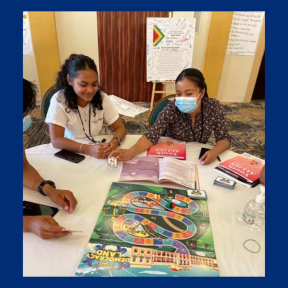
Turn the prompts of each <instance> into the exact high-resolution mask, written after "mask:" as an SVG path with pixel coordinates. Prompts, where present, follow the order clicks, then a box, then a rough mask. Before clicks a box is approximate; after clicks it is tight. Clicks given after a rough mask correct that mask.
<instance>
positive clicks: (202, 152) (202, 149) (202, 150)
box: [198, 147, 211, 159]
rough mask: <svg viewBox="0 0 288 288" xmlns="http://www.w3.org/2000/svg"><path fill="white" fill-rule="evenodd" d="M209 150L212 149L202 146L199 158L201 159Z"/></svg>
mask: <svg viewBox="0 0 288 288" xmlns="http://www.w3.org/2000/svg"><path fill="white" fill-rule="evenodd" d="M209 150H211V149H208V148H204V147H202V148H201V151H200V154H199V158H198V159H200V158H201V157H202V156H203V155H204V154H205V153H206V152H207V151H209Z"/></svg>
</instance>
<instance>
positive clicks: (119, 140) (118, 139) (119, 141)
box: [111, 137, 121, 147]
mask: <svg viewBox="0 0 288 288" xmlns="http://www.w3.org/2000/svg"><path fill="white" fill-rule="evenodd" d="M113 139H116V140H117V142H118V147H119V146H120V145H121V138H119V137H113V138H112V139H111V141H112V140H113Z"/></svg>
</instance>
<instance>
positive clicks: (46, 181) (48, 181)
mask: <svg viewBox="0 0 288 288" xmlns="http://www.w3.org/2000/svg"><path fill="white" fill-rule="evenodd" d="M46 184H49V185H50V186H52V187H53V188H55V189H56V185H55V183H54V182H53V181H51V180H44V181H43V182H41V183H40V184H39V186H38V188H37V190H38V192H39V193H40V194H42V195H43V196H47V195H46V194H45V193H44V192H43V187H44V185H46Z"/></svg>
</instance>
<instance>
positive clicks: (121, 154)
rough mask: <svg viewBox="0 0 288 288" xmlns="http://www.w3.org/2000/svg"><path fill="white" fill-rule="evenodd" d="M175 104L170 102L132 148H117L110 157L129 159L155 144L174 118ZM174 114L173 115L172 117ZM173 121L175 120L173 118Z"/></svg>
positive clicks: (120, 159) (121, 159)
mask: <svg viewBox="0 0 288 288" xmlns="http://www.w3.org/2000/svg"><path fill="white" fill-rule="evenodd" d="M173 109H175V106H174V104H173V103H170V104H168V105H167V106H166V107H165V108H164V109H163V110H162V111H161V112H160V113H159V115H158V117H157V119H156V121H155V123H154V124H153V126H152V127H151V128H150V129H149V130H148V131H147V132H146V133H144V135H143V136H142V137H141V138H140V139H139V140H138V141H137V143H136V144H135V145H133V146H132V147H131V148H130V149H117V150H114V151H112V152H111V153H110V154H109V157H117V159H118V160H119V161H127V160H129V159H131V158H132V157H134V156H136V155H138V154H140V153H142V152H144V151H146V150H147V149H149V148H150V147H151V146H152V145H155V144H156V143H157V142H158V141H159V139H160V137H161V136H162V135H163V133H164V131H165V130H167V128H168V125H169V121H171V120H170V119H171V118H173V115H174V112H173ZM171 115H172V117H171ZM172 121H173V120H172Z"/></svg>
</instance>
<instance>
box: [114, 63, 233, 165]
mask: <svg viewBox="0 0 288 288" xmlns="http://www.w3.org/2000/svg"><path fill="white" fill-rule="evenodd" d="M176 95H177V97H176V100H175V101H171V103H169V104H168V105H167V106H166V107H165V108H164V109H163V110H162V111H161V112H160V113H159V115H158V118H157V120H156V121H155V123H154V125H153V126H152V127H151V128H150V129H149V130H148V131H147V132H146V133H145V134H144V136H142V137H141V138H140V139H139V140H138V142H137V143H136V144H135V145H134V146H132V147H131V148H130V149H128V150H127V149H126V150H125V149H117V150H115V151H113V152H112V153H110V155H109V156H114V157H117V158H118V160H120V161H121V160H123V161H125V160H129V159H131V158H132V157H133V156H135V155H137V154H139V153H141V152H144V151H145V150H147V149H149V148H150V147H151V146H152V145H154V144H156V143H157V142H158V141H159V139H160V137H161V136H162V135H163V133H164V131H166V135H165V136H167V137H170V138H173V139H177V140H180V141H186V142H200V143H207V141H208V139H209V137H210V135H211V133H212V131H214V135H215V139H216V144H215V146H214V147H213V148H212V149H211V150H210V151H207V152H206V153H205V154H204V155H203V156H202V157H201V158H200V162H201V163H202V164H209V163H211V162H213V161H214V160H215V159H216V158H217V156H218V155H219V154H220V153H222V152H224V151H225V150H227V149H228V148H229V147H230V141H231V137H230V135H229V134H228V130H227V127H226V119H225V114H224V110H223V107H222V106H221V104H220V103H219V101H218V100H216V99H210V98H208V94H207V85H206V83H205V79H204V77H203V75H202V73H201V72H200V71H199V70H197V69H194V68H188V69H185V70H183V71H182V72H181V73H180V74H179V76H178V77H177V79H176Z"/></svg>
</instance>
